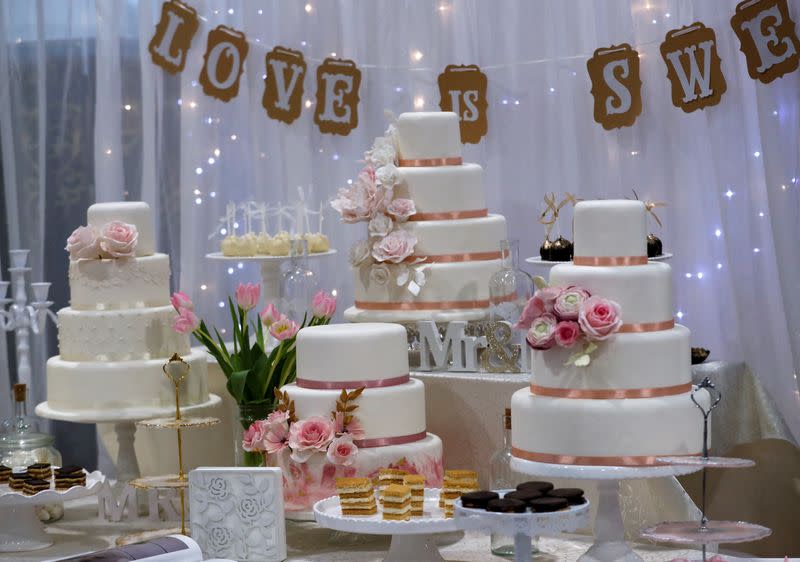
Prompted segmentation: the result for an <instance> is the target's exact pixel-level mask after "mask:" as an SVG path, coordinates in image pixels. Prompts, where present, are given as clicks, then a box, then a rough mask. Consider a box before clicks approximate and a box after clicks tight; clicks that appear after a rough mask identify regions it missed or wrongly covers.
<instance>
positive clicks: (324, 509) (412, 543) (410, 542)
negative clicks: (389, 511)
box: [314, 488, 460, 562]
mask: <svg viewBox="0 0 800 562" xmlns="http://www.w3.org/2000/svg"><path fill="white" fill-rule="evenodd" d="M439 493H440V490H439V489H438V488H426V489H425V503H424V508H423V510H424V513H425V515H423V516H422V517H412V518H411V519H410V520H408V521H384V520H383V519H382V515H381V513H380V510H378V513H377V514H375V515H366V516H364V515H362V516H353V515H342V508H341V506H340V505H339V497H338V496H332V497H330V498H327V499H324V500H320V501H318V502H317V503H315V504H314V517H315V518H316V520H317V524H318V525H320V526H321V527H325V528H327V529H333V530H334V531H345V532H348V533H362V534H365V535H392V542H391V545H390V546H389V552H388V553H387V554H386V558H384V559H383V560H384V562H407V561H408V560H414V561H415V562H444V558H442V555H441V554H439V549H438V548H437V547H436V544H435V543H434V541H433V540H432V537H431V535H434V534H438V533H452V532H455V531H458V530H460V528H459V527H458V525H457V524H456V520H455V519H452V518H451V519H445V517H444V510H443V509H441V508H440V507H439Z"/></svg>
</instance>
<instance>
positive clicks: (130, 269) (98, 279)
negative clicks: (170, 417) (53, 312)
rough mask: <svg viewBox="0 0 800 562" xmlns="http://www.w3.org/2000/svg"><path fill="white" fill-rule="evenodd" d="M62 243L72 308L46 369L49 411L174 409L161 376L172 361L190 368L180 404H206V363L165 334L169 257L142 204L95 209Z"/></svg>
mask: <svg viewBox="0 0 800 562" xmlns="http://www.w3.org/2000/svg"><path fill="white" fill-rule="evenodd" d="M87 217H88V221H87V222H88V226H82V227H79V228H78V229H76V230H75V232H73V234H72V235H71V236H70V238H69V240H68V241H67V250H68V251H69V253H70V264H69V285H70V306H69V307H67V308H63V309H61V310H60V311H59V312H58V324H59V332H58V333H59V352H60V355H57V356H55V357H52V358H50V360H48V362H47V396H48V400H47V403H48V406H49V408H50V409H51V410H55V411H62V412H71V413H88V412H92V413H93V414H91V415H101V416H102V415H106V414H111V413H114V412H117V411H119V410H120V409H124V408H136V409H145V410H148V411H156V410H161V409H163V410H165V411H168V410H170V409H174V406H175V390H174V387H173V385H172V383H171V382H170V380H169V379H168V378H167V377H166V376H165V374H164V372H163V371H162V366H163V365H164V363H165V362H166V361H167V360H168V359H169V358H170V356H171V355H172V354H173V353H178V354H179V355H181V356H182V357H183V359H184V360H185V361H186V362H187V363H189V365H190V366H191V371H190V372H189V375H188V377H187V379H186V380H185V381H184V382H183V384H182V385H181V405H182V406H191V405H196V404H201V403H203V402H206V401H208V399H209V396H208V388H207V382H206V379H207V377H206V354H205V352H202V351H192V350H191V349H190V347H189V338H188V336H185V335H180V334H177V333H175V332H174V331H173V330H172V328H171V323H172V320H173V318H174V316H175V311H174V309H173V307H172V306H171V305H170V293H169V277H170V265H169V256H167V255H166V254H160V253H157V252H156V251H155V232H154V226H153V215H152V212H151V210H150V207H149V206H148V205H147V203H142V202H119V203H97V204H95V205H92V206H91V207H89V210H88V213H87Z"/></svg>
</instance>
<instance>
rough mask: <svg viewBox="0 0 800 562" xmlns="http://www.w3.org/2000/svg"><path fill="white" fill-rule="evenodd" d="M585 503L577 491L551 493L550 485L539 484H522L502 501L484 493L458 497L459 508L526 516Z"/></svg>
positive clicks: (565, 489)
mask: <svg viewBox="0 0 800 562" xmlns="http://www.w3.org/2000/svg"><path fill="white" fill-rule="evenodd" d="M585 502H586V499H585V498H584V497H583V490H581V489H580V488H557V489H554V488H553V484H552V483H550V482H541V481H532V482H523V483H522V484H520V485H519V486H517V489H516V490H513V491H511V492H506V494H505V495H504V496H503V497H502V498H501V497H500V494H498V493H497V492H490V491H486V490H482V491H477V492H471V493H467V494H463V495H462V496H461V505H462V506H464V507H467V508H472V509H484V510H486V511H492V512H495V513H525V512H526V511H528V510H529V509H530V510H531V511H534V512H536V513H548V512H553V511H560V510H562V509H568V508H570V507H572V506H574V505H580V504H582V503H585Z"/></svg>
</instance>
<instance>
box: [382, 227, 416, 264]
mask: <svg viewBox="0 0 800 562" xmlns="http://www.w3.org/2000/svg"><path fill="white" fill-rule="evenodd" d="M416 245H417V237H416V236H414V235H413V234H410V233H409V232H406V231H405V230H395V231H394V232H391V233H390V234H389V235H388V236H386V237H384V238H382V239H380V240H378V241H377V242H375V245H374V246H372V257H373V258H375V260H377V261H379V262H387V261H388V262H391V263H400V262H402V261H403V260H404V259H406V258H407V257H408V256H410V255H411V254H413V253H414V246H416Z"/></svg>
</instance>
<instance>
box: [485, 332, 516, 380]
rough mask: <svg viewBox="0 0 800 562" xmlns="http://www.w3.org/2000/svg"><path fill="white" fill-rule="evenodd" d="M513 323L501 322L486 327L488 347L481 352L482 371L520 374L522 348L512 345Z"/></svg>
mask: <svg viewBox="0 0 800 562" xmlns="http://www.w3.org/2000/svg"><path fill="white" fill-rule="evenodd" d="M513 336H514V331H513V329H512V328H511V323H510V322H506V321H504V320H501V321H499V322H489V323H488V324H487V326H486V341H487V347H486V349H484V350H483V351H482V352H481V370H482V371H486V372H488V373H520V372H522V371H521V369H520V368H521V366H522V365H521V362H520V358H521V357H522V351H523V350H522V346H521V345H517V344H514V343H512V340H513Z"/></svg>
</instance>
